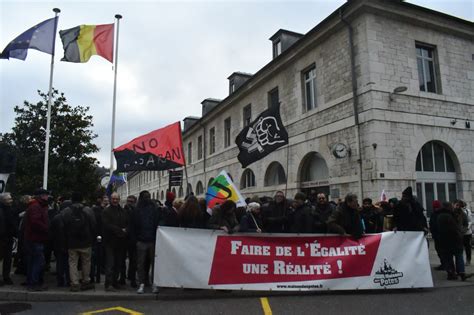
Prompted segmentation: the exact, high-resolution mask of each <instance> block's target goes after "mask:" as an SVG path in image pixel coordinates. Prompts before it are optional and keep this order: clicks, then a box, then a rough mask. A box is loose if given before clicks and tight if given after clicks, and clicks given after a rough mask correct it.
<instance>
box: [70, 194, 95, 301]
mask: <svg viewBox="0 0 474 315" xmlns="http://www.w3.org/2000/svg"><path fill="white" fill-rule="evenodd" d="M71 201H72V205H71V206H70V207H69V208H67V209H65V210H64V213H63V221H64V230H65V232H66V239H67V247H68V255H69V276H70V279H71V291H73V292H77V291H80V290H81V289H82V290H87V289H92V288H94V285H93V284H92V283H91V282H90V277H89V276H90V270H91V248H92V243H93V242H94V236H95V218H94V213H93V212H92V210H91V209H90V208H89V207H86V206H84V205H83V204H82V203H81V202H82V195H81V194H80V193H79V192H74V193H73V194H72V198H71ZM79 259H80V261H81V271H82V282H81V283H79V272H78V268H77V267H78V263H79Z"/></svg>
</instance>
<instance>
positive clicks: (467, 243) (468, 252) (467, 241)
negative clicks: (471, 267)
mask: <svg viewBox="0 0 474 315" xmlns="http://www.w3.org/2000/svg"><path fill="white" fill-rule="evenodd" d="M471 242H472V234H469V235H464V237H463V243H464V250H465V251H466V261H467V262H471V251H472V249H471Z"/></svg>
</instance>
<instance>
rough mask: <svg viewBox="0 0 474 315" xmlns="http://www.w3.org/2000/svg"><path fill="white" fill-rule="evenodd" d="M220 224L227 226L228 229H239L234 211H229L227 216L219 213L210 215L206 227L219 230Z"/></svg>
mask: <svg viewBox="0 0 474 315" xmlns="http://www.w3.org/2000/svg"><path fill="white" fill-rule="evenodd" d="M221 226H225V227H227V229H228V230H229V231H232V232H233V231H236V230H239V222H238V221H237V217H236V216H235V213H231V214H229V215H227V216H223V215H221V214H220V213H216V214H215V215H212V216H211V218H210V219H209V221H208V223H207V227H208V228H210V229H214V230H219V229H220V228H221Z"/></svg>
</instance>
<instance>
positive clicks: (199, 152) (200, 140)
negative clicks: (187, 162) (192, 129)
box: [198, 136, 202, 160]
mask: <svg viewBox="0 0 474 315" xmlns="http://www.w3.org/2000/svg"><path fill="white" fill-rule="evenodd" d="M200 159H202V136H199V137H198V160H200Z"/></svg>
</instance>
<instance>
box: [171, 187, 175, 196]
mask: <svg viewBox="0 0 474 315" xmlns="http://www.w3.org/2000/svg"><path fill="white" fill-rule="evenodd" d="M171 191H172V192H173V194H174V195H175V196H176V188H174V187H173V189H172V190H171Z"/></svg>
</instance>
